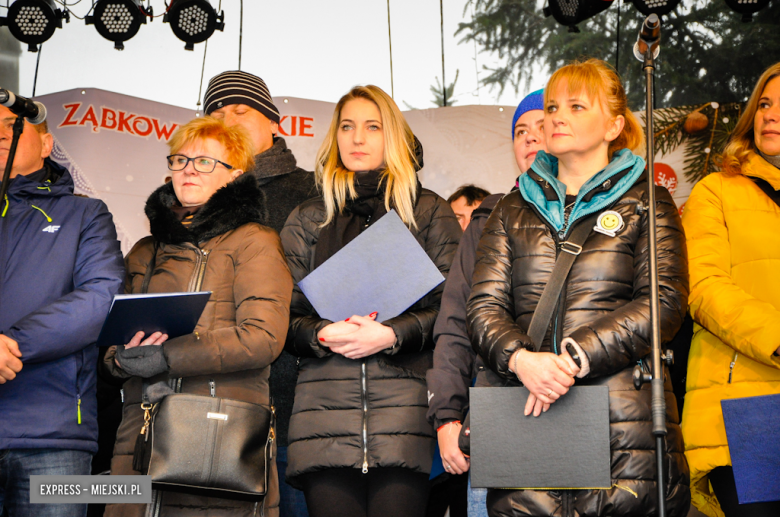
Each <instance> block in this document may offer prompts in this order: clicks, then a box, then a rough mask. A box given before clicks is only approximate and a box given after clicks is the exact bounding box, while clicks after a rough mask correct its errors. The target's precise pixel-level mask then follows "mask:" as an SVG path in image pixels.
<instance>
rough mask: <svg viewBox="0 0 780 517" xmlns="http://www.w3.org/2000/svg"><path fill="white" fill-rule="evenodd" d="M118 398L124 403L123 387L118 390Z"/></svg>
mask: <svg viewBox="0 0 780 517" xmlns="http://www.w3.org/2000/svg"><path fill="white" fill-rule="evenodd" d="M119 398H121V399H122V404H124V403H125V389H124V388H122V389H121V390H119Z"/></svg>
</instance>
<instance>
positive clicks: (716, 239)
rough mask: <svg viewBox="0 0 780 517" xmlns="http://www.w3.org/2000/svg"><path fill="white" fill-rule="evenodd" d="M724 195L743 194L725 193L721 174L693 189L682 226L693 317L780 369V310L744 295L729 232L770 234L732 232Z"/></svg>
mask: <svg viewBox="0 0 780 517" xmlns="http://www.w3.org/2000/svg"><path fill="white" fill-rule="evenodd" d="M745 181H750V180H748V179H745ZM746 186H747V187H749V188H754V186H753V185H746ZM724 194H725V195H738V191H737V190H736V189H732V190H731V191H727V192H724V190H723V179H722V177H721V175H720V174H713V175H711V176H709V177H707V178H705V179H704V180H702V181H701V182H699V183H698V184H697V185H696V186H695V187H694V189H693V192H691V196H690V197H689V198H688V202H687V203H686V204H685V215H684V216H683V223H684V225H685V232H686V234H687V237H688V254H689V256H690V268H691V297H690V306H691V315H692V316H693V319H694V320H695V321H696V322H698V323H700V324H701V325H703V326H704V327H705V328H706V329H707V330H709V331H710V332H712V333H713V334H715V335H716V336H717V337H718V338H720V339H721V340H722V341H723V342H724V343H725V344H727V345H728V346H730V347H732V348H733V349H734V350H736V351H738V352H740V353H741V354H745V355H747V356H748V357H750V358H751V359H754V360H756V361H759V362H761V363H763V364H766V365H769V366H774V367H775V368H780V360H778V357H777V356H775V355H774V352H775V350H777V348H778V346H780V311H778V310H777V308H775V306H774V305H772V304H771V303H768V302H765V301H762V300H759V299H757V298H755V297H754V296H752V295H750V294H749V293H747V292H745V290H744V289H742V288H741V287H740V286H739V285H737V283H736V282H735V281H734V279H733V278H732V274H731V259H732V257H731V246H732V245H731V244H730V243H729V233H730V232H739V231H743V232H747V231H769V230H768V229H765V228H761V229H758V230H757V229H753V228H727V227H726V220H725V216H724V210H723V203H722V200H723V195H724ZM757 281H759V280H757Z"/></svg>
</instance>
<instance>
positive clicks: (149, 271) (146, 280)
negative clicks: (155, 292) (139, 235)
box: [141, 239, 160, 293]
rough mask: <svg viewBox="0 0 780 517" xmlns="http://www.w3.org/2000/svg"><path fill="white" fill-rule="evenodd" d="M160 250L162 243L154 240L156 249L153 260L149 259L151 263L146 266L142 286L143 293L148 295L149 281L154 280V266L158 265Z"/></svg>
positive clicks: (153, 252)
mask: <svg viewBox="0 0 780 517" xmlns="http://www.w3.org/2000/svg"><path fill="white" fill-rule="evenodd" d="M159 248H160V243H159V242H158V241H157V239H155V240H154V249H153V250H152V258H151V259H149V263H148V264H147V265H146V272H145V273H144V282H143V284H141V292H142V293H146V292H148V291H149V281H150V280H151V279H152V273H154V266H155V265H157V250H158V249H159Z"/></svg>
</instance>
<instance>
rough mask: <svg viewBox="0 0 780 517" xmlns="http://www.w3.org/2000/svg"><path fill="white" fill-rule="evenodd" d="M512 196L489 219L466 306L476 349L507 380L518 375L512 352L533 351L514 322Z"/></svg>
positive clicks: (523, 333)
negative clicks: (511, 364) (509, 214)
mask: <svg viewBox="0 0 780 517" xmlns="http://www.w3.org/2000/svg"><path fill="white" fill-rule="evenodd" d="M511 199H512V198H511V197H510V196H507V197H505V198H504V199H502V200H501V201H500V202H499V203H498V205H496V208H495V209H494V210H493V213H492V214H491V215H490V217H489V218H488V220H487V224H486V225H485V230H484V231H483V232H482V238H481V239H480V241H479V246H478V247H477V264H476V267H475V268H474V276H473V277H472V287H471V296H470V297H469V301H468V304H467V307H466V315H467V323H468V329H469V334H470V336H471V344H472V346H473V347H474V351H475V352H477V353H478V354H479V355H480V356H482V359H483V360H484V361H485V364H487V365H488V366H489V367H490V369H491V370H493V371H494V372H495V373H497V374H498V375H500V376H501V377H504V378H507V379H508V378H514V377H515V376H514V374H513V373H512V372H510V371H509V358H510V357H512V354H513V353H515V352H516V351H517V350H520V349H521V348H525V349H527V350H533V343H532V342H531V338H530V337H528V335H527V334H526V333H525V332H523V329H521V328H520V327H519V326H518V325H517V324H516V323H515V314H514V313H515V310H514V307H515V302H514V296H513V295H512V249H511V246H510V242H509V236H508V235H507V232H506V227H507V221H506V219H505V217H506V215H505V214H506V212H507V208H508V207H509V206H510V204H511V202H512V201H511Z"/></svg>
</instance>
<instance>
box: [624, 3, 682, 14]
mask: <svg viewBox="0 0 780 517" xmlns="http://www.w3.org/2000/svg"><path fill="white" fill-rule="evenodd" d="M631 2H632V3H633V4H634V7H636V10H637V11H639V12H640V13H642V14H644V15H645V16H650V15H651V14H657V15H658V16H663V15H665V14H669V13H670V12H672V11H674V8H675V7H677V4H679V3H680V0H631Z"/></svg>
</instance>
